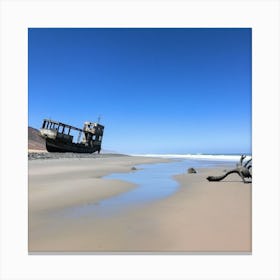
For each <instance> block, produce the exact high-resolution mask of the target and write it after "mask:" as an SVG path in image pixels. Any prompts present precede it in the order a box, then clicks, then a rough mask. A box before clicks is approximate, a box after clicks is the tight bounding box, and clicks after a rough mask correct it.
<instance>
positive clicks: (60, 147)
mask: <svg viewBox="0 0 280 280" xmlns="http://www.w3.org/2000/svg"><path fill="white" fill-rule="evenodd" d="M46 149H47V151H48V152H52V153H94V152H98V153H99V152H100V150H101V146H100V145H96V146H93V147H87V146H85V145H84V144H77V143H60V142H58V141H54V140H52V139H46Z"/></svg>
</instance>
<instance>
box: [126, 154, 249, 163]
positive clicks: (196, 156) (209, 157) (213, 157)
mask: <svg viewBox="0 0 280 280" xmlns="http://www.w3.org/2000/svg"><path fill="white" fill-rule="evenodd" d="M131 156H142V157H160V158H174V159H178V158H182V159H184V158H185V159H201V160H223V161H224V160H229V161H239V160H240V155H203V154H131ZM250 158H251V156H247V157H246V160H247V159H250Z"/></svg>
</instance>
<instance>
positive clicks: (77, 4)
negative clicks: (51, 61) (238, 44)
mask: <svg viewBox="0 0 280 280" xmlns="http://www.w3.org/2000/svg"><path fill="white" fill-rule="evenodd" d="M0 5H1V6H0V8H1V9H0V11H1V14H0V20H1V26H0V27H1V34H0V35H1V37H0V39H1V41H0V42H1V59H0V62H1V84H0V86H1V127H0V129H1V193H0V199H1V227H0V228H1V243H0V248H1V259H0V261H1V263H0V271H1V274H0V276H1V279H30V280H31V279H36V280H37V279H123V280H124V279H262V280H263V279H279V278H280V272H279V264H280V259H279V237H280V234H279V233H280V231H279V222H280V218H279V213H280V209H279V205H280V203H279V186H280V184H279V170H280V168H279V143H280V141H279V140H280V139H279V128H280V125H279V104H280V102H279V95H278V94H279V77H280V75H279V34H280V30H279V10H280V9H279V8H280V7H279V6H280V5H279V1H276V0H243V1H236V0H235V1H232V0H220V1H218V0H217V1H212V0H205V1H202V0H196V1H183V0H181V1H180V0H175V1H172V0H166V1H160V0H152V1H145V0H142V1H140V0H137V1H132V0H131V1H107V0H105V1H89V0H83V1H78V0H76V1H63V0H60V1H51V0H49V1H39V0H37V1H25V0H18V1H14V0H0ZM28 27H252V28H253V157H254V182H253V253H252V255H242V256H238V255H227V256H224V255H175V256H174V255H149V256H143V255H134V256H131V255H122V256H115V255H109V256H98V255H81V256H79V255H66V256H65V255H55V256H53V255H40V256H38V255H28V250H27V149H26V147H27V110H28V108H27V106H28V104H27V90H28V85H27V50H28V48H27V29H28ZM240 102H242V100H241V101H240ZM8 121H10V123H9V122H8ZM15 129H16V130H17V132H18V133H19V135H21V137H20V141H18V140H17V138H13V137H12V138H10V136H12V135H13V133H14V130H15ZM267 164H268V165H267ZM263 170H265V171H268V172H270V174H271V175H270V176H267V177H266V176H263Z"/></svg>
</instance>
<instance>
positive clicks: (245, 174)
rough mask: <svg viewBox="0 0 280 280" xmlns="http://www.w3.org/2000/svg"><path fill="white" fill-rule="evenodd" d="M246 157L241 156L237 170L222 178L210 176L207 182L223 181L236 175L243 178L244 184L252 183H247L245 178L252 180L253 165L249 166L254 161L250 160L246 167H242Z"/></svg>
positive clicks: (230, 171)
mask: <svg viewBox="0 0 280 280" xmlns="http://www.w3.org/2000/svg"><path fill="white" fill-rule="evenodd" d="M245 157H246V156H244V155H241V158H240V163H239V164H237V166H236V168H234V169H232V170H229V171H228V172H227V173H226V174H223V175H221V176H208V177H207V180H208V181H210V182H211V181H221V180H223V179H225V178H226V177H227V176H228V175H230V174H233V173H236V174H238V175H239V176H240V177H241V179H242V181H243V182H244V183H251V182H250V181H245V178H252V174H251V172H250V169H251V168H252V164H250V165H249V163H251V162H252V159H250V160H248V161H247V162H246V163H245V164H244V165H242V164H243V160H244V159H245Z"/></svg>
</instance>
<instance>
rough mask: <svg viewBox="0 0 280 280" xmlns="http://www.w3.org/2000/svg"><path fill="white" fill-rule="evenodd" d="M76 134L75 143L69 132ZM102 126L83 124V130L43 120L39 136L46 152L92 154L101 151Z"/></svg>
mask: <svg viewBox="0 0 280 280" xmlns="http://www.w3.org/2000/svg"><path fill="white" fill-rule="evenodd" d="M74 131H75V132H76V134H77V141H73V140H74V136H73V135H71V132H74ZM103 132H104V126H103V125H101V124H99V123H96V122H85V123H84V127H83V129H81V128H77V127H74V126H72V125H68V124H65V123H62V122H57V121H54V120H51V119H44V120H43V124H42V128H41V129H40V136H41V137H42V138H44V139H45V141H46V149H47V151H48V152H56V153H67V152H70V153H94V152H98V153H100V151H101V143H102V138H103Z"/></svg>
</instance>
